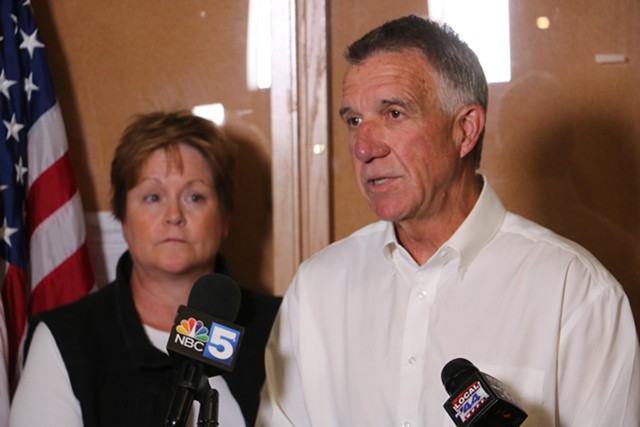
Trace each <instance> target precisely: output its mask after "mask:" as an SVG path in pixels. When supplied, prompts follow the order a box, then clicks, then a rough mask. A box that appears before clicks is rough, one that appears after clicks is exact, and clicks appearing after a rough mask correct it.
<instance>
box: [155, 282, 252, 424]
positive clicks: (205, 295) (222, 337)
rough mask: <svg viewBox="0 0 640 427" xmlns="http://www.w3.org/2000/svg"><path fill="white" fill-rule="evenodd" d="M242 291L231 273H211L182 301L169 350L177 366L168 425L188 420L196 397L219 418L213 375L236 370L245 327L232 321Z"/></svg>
mask: <svg viewBox="0 0 640 427" xmlns="http://www.w3.org/2000/svg"><path fill="white" fill-rule="evenodd" d="M240 300H241V293H240V288H239V287H238V285H237V284H236V283H235V282H234V281H233V280H231V279H230V278H229V277H228V276H225V275H222V274H206V275H204V276H202V277H200V278H199V279H198V280H196V282H195V283H194V285H193V288H192V289H191V293H190V294H189V301H188V303H187V306H184V305H181V306H180V307H178V311H177V313H176V317H175V320H174V324H173V327H172V328H171V333H170V334H169V340H168V342H167V351H168V352H169V356H170V357H171V359H172V361H173V362H174V364H175V366H176V368H177V377H176V384H175V387H174V390H173V393H172V396H171V401H170V403H169V409H168V411H167V417H166V421H165V425H166V426H184V425H185V422H186V421H187V418H188V417H189V412H190V410H191V405H192V403H193V400H194V399H196V400H198V401H200V403H201V404H203V405H204V404H207V405H208V406H207V407H206V408H204V407H202V408H201V415H202V414H203V412H206V413H207V414H208V415H207V417H208V419H209V422H212V423H213V424H207V425H214V426H216V425H217V424H218V423H217V402H218V400H217V399H218V398H217V392H216V391H215V390H213V394H212V393H211V392H212V390H211V388H210V387H209V380H208V377H212V376H215V375H220V374H221V373H223V372H224V371H229V372H230V371H232V370H233V367H234V365H235V362H236V359H237V355H238V351H239V349H240V343H241V340H242V335H243V334H244V328H243V327H242V326H238V325H235V324H233V323H232V322H233V321H234V320H235V318H236V316H237V315H238V310H239V309H240Z"/></svg>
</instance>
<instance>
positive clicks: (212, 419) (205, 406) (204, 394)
mask: <svg viewBox="0 0 640 427" xmlns="http://www.w3.org/2000/svg"><path fill="white" fill-rule="evenodd" d="M205 378H206V376H205ZM205 384H206V387H202V390H199V391H198V395H197V397H196V400H197V401H198V402H200V412H199V413H198V427H218V390H216V389H215V388H211V386H210V385H209V380H208V379H207V380H206V382H205Z"/></svg>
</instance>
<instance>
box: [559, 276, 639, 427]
mask: <svg viewBox="0 0 640 427" xmlns="http://www.w3.org/2000/svg"><path fill="white" fill-rule="evenodd" d="M588 281H589V278H585V282H587V283H588ZM616 285H617V284H616ZM634 325H635V324H634V319H633V315H632V313H631V308H630V306H629V302H628V299H627V298H626V296H625V294H624V293H623V291H622V289H621V288H620V287H619V286H612V287H608V288H607V289H606V290H603V291H602V292H600V293H599V294H598V295H597V296H595V297H593V298H586V300H585V304H584V305H583V306H582V307H581V309H580V310H577V311H576V312H575V314H574V315H573V316H572V317H571V318H570V319H569V321H568V322H567V324H566V325H565V331H564V332H563V334H562V335H561V337H560V355H559V366H558V376H559V378H558V393H559V399H558V402H559V403H558V405H559V407H558V409H559V418H560V420H559V421H560V425H561V426H563V427H564V426H567V427H568V426H605V425H606V426H608V427H628V426H639V425H640V405H639V404H638V402H640V348H639V346H638V336H637V334H636V330H635V326H634Z"/></svg>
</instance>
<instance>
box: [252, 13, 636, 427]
mask: <svg viewBox="0 0 640 427" xmlns="http://www.w3.org/2000/svg"><path fill="white" fill-rule="evenodd" d="M346 57H347V61H348V62H349V67H348V69H347V72H346V74H345V77H344V81H343V98H342V108H341V110H340V116H341V118H342V120H343V121H344V122H345V123H346V125H347V126H348V128H349V147H350V150H351V153H352V159H353V166H354V171H355V174H356V179H357V182H358V186H359V188H360V191H361V192H362V194H363V195H364V197H365V199H366V200H367V201H368V203H369V204H370V206H371V208H372V209H373V210H374V212H375V213H376V214H377V216H378V217H379V218H380V219H381V221H379V222H377V223H374V224H371V225H369V226H367V227H364V228H363V229H361V230H359V231H356V232H355V233H354V234H352V235H351V236H349V237H347V238H346V239H344V240H341V241H339V242H336V243H334V244H332V245H330V246H329V247H328V248H326V249H324V250H323V251H320V252H319V253H317V254H316V255H314V256H313V257H311V258H310V259H309V260H307V261H305V262H304V263H303V264H302V265H301V266H300V268H299V270H298V272H297V274H296V277H295V278H294V281H293V283H292V284H291V286H290V288H289V290H288V292H287V295H286V296H285V299H284V301H283V304H282V306H281V310H280V313H279V315H278V318H277V319H276V323H275V325H274V329H273V331H272V335H271V338H270V342H269V344H268V347H267V355H266V367H267V380H266V384H265V387H264V389H263V395H262V402H261V407H260V410H259V415H258V423H257V425H259V426H278V427H281V426H296V427H302V426H322V427H327V426H349V427H353V426H367V427H369V426H397V427H401V426H402V427H418V426H420V427H439V426H453V425H454V424H453V421H452V420H451V419H450V418H449V416H448V415H447V413H446V412H445V410H444V409H443V407H442V406H443V403H444V402H445V400H446V399H447V398H448V395H447V393H446V392H445V390H444V387H443V385H442V383H441V379H440V374H441V370H442V368H443V366H444V365H445V364H446V363H447V362H448V361H450V360H452V359H455V358H458V357H463V358H466V359H468V360H470V361H471V362H472V363H474V364H475V365H476V366H478V368H479V369H480V370H481V371H483V372H486V373H488V374H490V375H492V376H493V377H496V378H498V379H499V380H500V381H501V382H503V383H504V384H506V386H507V387H508V388H509V389H510V391H511V392H512V394H513V395H514V396H515V397H516V400H517V401H518V402H519V403H520V405H521V406H522V407H523V408H524V410H525V411H526V412H527V414H528V418H527V420H526V421H525V423H524V426H527V427H533V426H541V427H542V426H544V427H553V426H580V427H585V426H607V427H610V426H625V427H626V426H628V427H637V426H638V425H639V423H640V405H639V403H638V402H640V349H639V346H638V338H637V334H636V330H635V326H634V321H633V316H632V314H631V310H630V307H629V303H628V300H627V298H626V296H625V294H624V292H623V290H622V288H621V286H620V285H619V284H618V283H617V282H616V280H615V279H614V278H613V277H612V276H611V275H610V274H609V273H608V272H607V271H606V269H605V268H604V267H602V265H601V264H600V263H599V262H598V261H597V260H596V259H595V258H594V257H593V256H592V255H591V254H589V253H588V252H587V251H586V250H584V249H583V248H581V247H579V246H578V245H576V244H575V243H573V242H570V241H568V240H566V239H563V238H562V237H560V236H558V235H555V234H554V233H552V232H551V231H549V230H547V229H545V228H543V227H541V226H539V225H536V224H534V223H532V222H530V221H528V220H526V219H524V218H522V217H519V216H517V215H514V214H512V213H510V212H507V211H506V210H505V208H504V207H503V205H502V203H501V202H500V200H499V199H498V197H497V195H496V194H495V192H494V191H493V189H492V188H491V186H490V185H489V183H488V182H487V181H486V180H485V179H484V178H483V177H482V176H479V175H477V173H476V170H477V167H478V164H479V160H480V152H481V143H482V136H483V133H484V126H485V120H486V109H487V97H488V95H487V92H488V91H487V83H486V79H485V77H484V74H483V72H482V68H481V67H480V64H479V62H478V60H477V57H476V56H475V54H473V52H472V51H471V50H470V49H469V48H468V46H467V45H466V44H464V43H463V42H462V41H460V40H459V39H458V37H457V36H456V35H455V34H454V33H453V32H452V31H450V30H449V29H447V28H444V27H441V26H439V25H437V24H434V23H432V22H430V21H426V20H423V19H421V18H418V17H415V16H409V17H404V18H400V19H398V20H394V21H391V22H389V23H386V24H385V25H383V26H381V27H379V28H377V29H375V30H373V31H372V32H370V33H369V34H367V35H365V36H364V37H363V38H362V39H360V40H358V41H357V42H355V43H354V44H352V45H351V46H350V47H349V48H348V50H347V54H346Z"/></svg>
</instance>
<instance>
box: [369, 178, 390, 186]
mask: <svg viewBox="0 0 640 427" xmlns="http://www.w3.org/2000/svg"><path fill="white" fill-rule="evenodd" d="M387 181H389V178H376V179H372V180H371V181H369V182H371V183H372V184H373V185H382V184H384V183H385V182H387Z"/></svg>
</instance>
